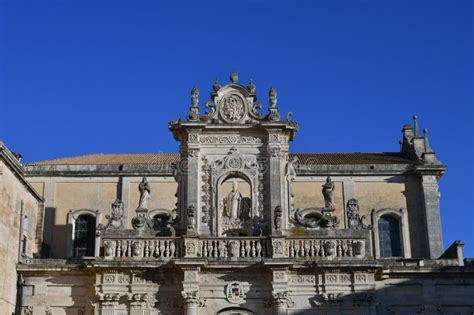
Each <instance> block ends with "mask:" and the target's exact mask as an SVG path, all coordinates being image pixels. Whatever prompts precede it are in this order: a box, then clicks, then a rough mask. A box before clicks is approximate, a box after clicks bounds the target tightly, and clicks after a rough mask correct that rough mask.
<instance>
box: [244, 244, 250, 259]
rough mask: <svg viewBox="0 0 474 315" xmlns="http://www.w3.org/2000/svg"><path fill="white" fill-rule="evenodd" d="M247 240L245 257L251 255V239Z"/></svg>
mask: <svg viewBox="0 0 474 315" xmlns="http://www.w3.org/2000/svg"><path fill="white" fill-rule="evenodd" d="M244 242H245V257H250V241H244Z"/></svg>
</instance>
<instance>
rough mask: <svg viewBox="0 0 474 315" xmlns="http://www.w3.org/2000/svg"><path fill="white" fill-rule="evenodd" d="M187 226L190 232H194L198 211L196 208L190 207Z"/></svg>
mask: <svg viewBox="0 0 474 315" xmlns="http://www.w3.org/2000/svg"><path fill="white" fill-rule="evenodd" d="M186 214H187V226H188V232H193V231H194V228H195V226H196V217H195V216H196V210H195V208H194V206H189V207H188V209H187V213H186Z"/></svg>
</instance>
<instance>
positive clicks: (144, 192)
mask: <svg viewBox="0 0 474 315" xmlns="http://www.w3.org/2000/svg"><path fill="white" fill-rule="evenodd" d="M138 190H139V191H140V200H139V202H138V208H137V209H148V200H149V199H150V191H151V189H150V184H149V183H148V181H147V179H146V177H143V179H142V181H141V182H140V184H139V185H138Z"/></svg>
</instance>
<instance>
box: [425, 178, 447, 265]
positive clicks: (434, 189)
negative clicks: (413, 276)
mask: <svg viewBox="0 0 474 315" xmlns="http://www.w3.org/2000/svg"><path fill="white" fill-rule="evenodd" d="M421 189H422V192H423V207H424V213H425V229H426V238H427V240H426V241H427V256H428V257H429V258H431V259H436V258H439V257H440V256H441V254H442V253H443V237H442V231H441V219H440V209H439V197H440V195H439V191H438V176H437V175H436V174H433V173H422V174H421Z"/></svg>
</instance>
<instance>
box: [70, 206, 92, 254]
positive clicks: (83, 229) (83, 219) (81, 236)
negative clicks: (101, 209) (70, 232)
mask: <svg viewBox="0 0 474 315" xmlns="http://www.w3.org/2000/svg"><path fill="white" fill-rule="evenodd" d="M95 220H96V218H95V217H93V216H92V215H89V214H82V215H80V216H78V217H77V219H76V220H75V222H74V243H73V255H74V256H76V257H81V256H94V248H95V226H96V222H95Z"/></svg>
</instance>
